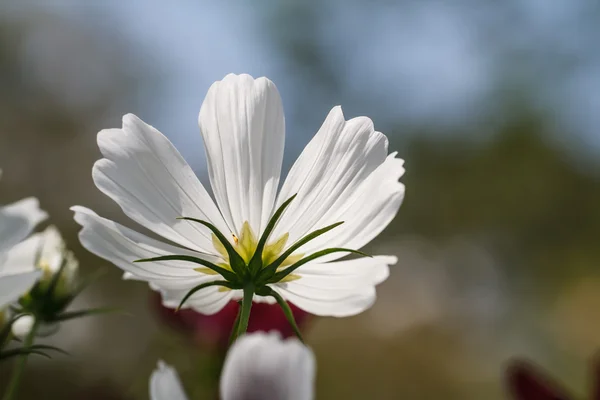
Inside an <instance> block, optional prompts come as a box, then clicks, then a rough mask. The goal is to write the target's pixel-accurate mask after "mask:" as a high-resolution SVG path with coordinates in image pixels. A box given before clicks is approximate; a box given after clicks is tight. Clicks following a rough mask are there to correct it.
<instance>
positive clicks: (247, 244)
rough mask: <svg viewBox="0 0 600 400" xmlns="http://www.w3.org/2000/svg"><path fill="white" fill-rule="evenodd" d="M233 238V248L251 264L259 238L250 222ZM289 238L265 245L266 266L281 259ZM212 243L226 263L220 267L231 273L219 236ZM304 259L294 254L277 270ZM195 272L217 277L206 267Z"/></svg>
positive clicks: (285, 280) (213, 236)
mask: <svg viewBox="0 0 600 400" xmlns="http://www.w3.org/2000/svg"><path fill="white" fill-rule="evenodd" d="M232 236H233V247H234V249H235V251H236V252H237V253H238V254H239V255H240V257H242V259H243V260H244V261H245V262H246V263H248V262H250V259H251V258H252V256H253V255H254V252H255V251H256V247H257V246H258V238H257V237H256V234H255V233H254V231H253V230H252V227H251V226H250V223H249V222H248V221H245V222H244V224H243V225H242V229H241V231H240V236H239V237H238V236H236V235H235V234H232ZM289 236H290V235H289V233H284V234H283V235H281V236H280V237H279V238H277V239H276V240H275V241H273V242H271V243H267V244H266V245H265V247H264V249H263V253H262V261H263V265H264V266H267V265H269V264H271V263H273V262H274V261H275V260H277V258H279V256H281V253H283V250H284V249H285V246H286V244H287V242H288V239H289ZM212 243H213V246H214V247H215V250H216V251H217V253H219V255H220V256H221V258H222V259H223V261H224V262H223V263H220V264H218V265H219V266H220V267H223V268H225V269H227V270H229V271H231V270H232V269H231V266H230V265H229V254H227V250H226V249H225V246H223V243H221V241H220V240H219V238H217V236H216V235H214V234H213V235H212ZM302 257H304V254H303V253H297V254H292V255H291V256H289V257H287V258H286V259H285V260H284V261H283V263H281V265H280V266H279V267H278V268H277V270H278V271H280V270H282V269H283V268H285V267H288V266H290V265H292V264H294V263H296V262H298V261H300V260H301V259H302ZM194 270H195V271H198V272H200V273H203V274H207V275H217V273H216V272H214V271H213V270H211V269H209V268H206V267H199V268H195V269H194ZM296 279H300V276H299V275H296V274H290V275H288V276H287V277H286V278H285V279H284V280H283V281H282V282H290V281H293V280H296ZM225 289H226V288H225ZM226 290H229V289H226Z"/></svg>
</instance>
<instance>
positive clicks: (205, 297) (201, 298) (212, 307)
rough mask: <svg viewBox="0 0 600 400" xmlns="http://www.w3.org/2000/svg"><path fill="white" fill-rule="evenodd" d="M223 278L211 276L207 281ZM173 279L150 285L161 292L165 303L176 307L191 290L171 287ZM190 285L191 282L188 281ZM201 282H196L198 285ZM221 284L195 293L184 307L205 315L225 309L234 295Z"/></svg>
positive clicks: (167, 305)
mask: <svg viewBox="0 0 600 400" xmlns="http://www.w3.org/2000/svg"><path fill="white" fill-rule="evenodd" d="M217 279H222V278H220V277H215V276H210V279H207V280H206V281H207V282H209V281H213V280H217ZM170 284H171V281H169V282H166V281H162V282H156V283H152V284H151V285H150V286H151V287H152V288H153V289H155V290H158V291H160V292H161V295H162V298H163V305H164V306H165V307H168V308H176V307H178V306H179V304H180V303H181V300H182V299H183V297H184V296H185V295H186V294H187V293H188V292H189V290H190V288H189V287H188V288H187V289H185V290H178V289H169V288H168V286H169V285H170ZM186 284H187V285H189V283H186ZM198 284H199V283H195V284H194V286H195V285H198ZM220 288H221V287H220V286H210V287H207V288H204V289H202V290H199V291H197V292H196V293H194V294H193V295H192V296H191V297H190V298H189V299H188V300H187V301H186V302H185V304H184V305H183V307H182V308H191V309H192V310H194V311H197V312H199V313H201V314H204V315H213V314H215V313H217V312H219V311H221V310H222V309H223V307H225V306H226V305H227V303H229V301H230V300H231V298H232V296H233V291H231V290H226V291H221V290H220Z"/></svg>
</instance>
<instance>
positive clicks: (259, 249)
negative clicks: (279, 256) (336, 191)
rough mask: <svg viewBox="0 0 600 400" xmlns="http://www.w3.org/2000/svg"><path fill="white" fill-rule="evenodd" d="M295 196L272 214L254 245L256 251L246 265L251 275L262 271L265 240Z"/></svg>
mask: <svg viewBox="0 0 600 400" xmlns="http://www.w3.org/2000/svg"><path fill="white" fill-rule="evenodd" d="M296 196H297V194H295V195H293V196H292V197H290V198H289V199H287V200H286V201H285V202H284V203H283V204H282V205H281V206H279V208H278V209H277V211H275V214H273V216H272V217H271V219H270V220H269V223H268V224H267V227H266V228H265V230H264V232H263V234H262V236H261V237H260V240H259V241H258V244H257V245H256V250H255V251H254V255H253V256H252V259H251V260H250V262H249V263H248V266H249V268H250V271H251V272H252V274H256V273H257V272H258V271H260V270H261V269H262V253H263V251H264V249H265V245H266V244H267V240H269V236H270V235H271V232H273V229H275V225H276V224H277V221H278V220H279V218H280V217H281V214H283V212H284V211H285V209H286V208H287V207H288V206H289V205H290V203H291V202H292V200H294V199H295V198H296Z"/></svg>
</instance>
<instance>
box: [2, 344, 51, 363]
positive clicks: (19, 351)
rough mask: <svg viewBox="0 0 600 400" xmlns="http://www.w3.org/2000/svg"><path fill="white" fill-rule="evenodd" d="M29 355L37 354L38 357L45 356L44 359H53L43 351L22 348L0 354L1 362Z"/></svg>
mask: <svg viewBox="0 0 600 400" xmlns="http://www.w3.org/2000/svg"><path fill="white" fill-rule="evenodd" d="M28 354H37V355H38V356H43V357H46V358H52V357H50V356H49V355H48V354H46V353H44V352H43V351H40V350H33V349H29V348H25V347H21V348H18V349H10V350H6V351H2V352H0V361H3V360H6V359H9V358H11V357H16V356H21V355H28Z"/></svg>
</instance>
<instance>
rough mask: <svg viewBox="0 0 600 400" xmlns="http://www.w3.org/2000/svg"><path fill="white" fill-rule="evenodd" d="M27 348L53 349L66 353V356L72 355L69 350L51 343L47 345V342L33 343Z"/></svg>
mask: <svg viewBox="0 0 600 400" xmlns="http://www.w3.org/2000/svg"><path fill="white" fill-rule="evenodd" d="M27 349H32V350H52V351H56V352H57V353H60V354H64V355H66V356H70V354H69V353H68V352H67V351H65V350H63V349H61V348H59V347H56V346H49V345H46V344H34V345H31V346H29V347H27Z"/></svg>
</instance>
